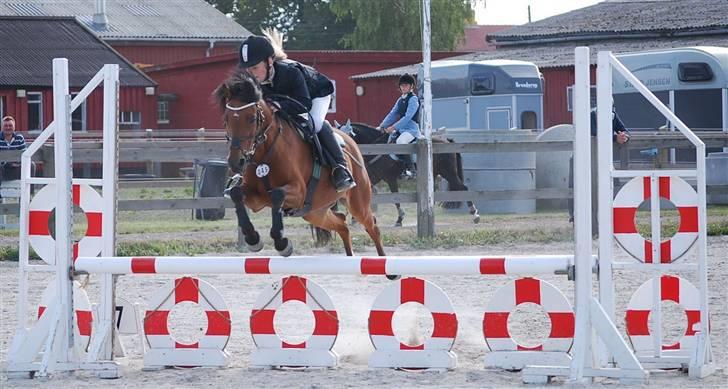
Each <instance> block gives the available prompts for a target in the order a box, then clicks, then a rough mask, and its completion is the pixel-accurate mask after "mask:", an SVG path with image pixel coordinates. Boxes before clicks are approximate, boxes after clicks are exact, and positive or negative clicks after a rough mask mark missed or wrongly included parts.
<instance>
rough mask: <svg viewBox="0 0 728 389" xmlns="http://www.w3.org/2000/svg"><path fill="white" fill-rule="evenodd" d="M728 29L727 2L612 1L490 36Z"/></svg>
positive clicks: (507, 39)
mask: <svg viewBox="0 0 728 389" xmlns="http://www.w3.org/2000/svg"><path fill="white" fill-rule="evenodd" d="M726 27H728V1H726V0H611V1H605V2H601V3H597V4H595V5H592V6H590V7H585V8H581V9H577V10H574V11H571V12H567V13H564V14H560V15H556V16H552V17H550V18H546V19H543V20H539V21H537V22H533V23H528V24H524V25H521V26H516V27H513V28H510V29H507V30H503V31H499V32H496V33H492V34H488V39H489V40H491V41H493V40H494V41H495V42H496V44H497V45H504V44H528V43H527V41H528V40H535V39H546V38H551V39H553V38H559V37H561V38H565V39H578V36H586V35H592V36H593V35H608V36H613V35H615V34H639V33H647V32H652V33H655V34H661V33H664V35H665V36H670V35H674V34H679V33H680V32H682V31H684V32H694V31H700V30H711V29H716V28H726Z"/></svg>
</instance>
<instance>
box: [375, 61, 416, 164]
mask: <svg viewBox="0 0 728 389" xmlns="http://www.w3.org/2000/svg"><path fill="white" fill-rule="evenodd" d="M414 85H415V78H414V77H412V76H411V75H409V74H406V73H405V74H403V75H402V76H401V77H400V78H399V91H400V92H401V93H402V96H400V97H399V98H398V99H397V101H396V102H395V103H394V106H393V107H392V110H391V111H389V113H388V114H387V116H386V117H385V118H384V120H382V123H381V124H380V125H379V127H377V129H378V130H380V131H384V132H387V133H389V134H390V135H389V143H395V142H396V143H397V144H408V143H412V142H415V141H416V140H417V138H419V137H420V124H419V123H420V101H419V99H418V98H417V95H415V94H414V91H413V89H414ZM400 157H402V159H403V160H404V163H405V168H406V169H407V175H408V176H413V175H414V172H415V168H414V163H413V162H412V156H411V155H409V154H408V155H403V156H400Z"/></svg>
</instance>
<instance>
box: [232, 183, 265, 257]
mask: <svg viewBox="0 0 728 389" xmlns="http://www.w3.org/2000/svg"><path fill="white" fill-rule="evenodd" d="M230 199H231V200H233V203H234V204H235V215H237V217H238V227H240V231H241V232H242V233H243V237H244V238H245V245H246V246H247V247H248V250H249V251H251V252H254V253H255V252H258V251H260V250H261V249H263V242H261V240H260V234H258V231H256V230H255V226H253V222H251V221H250V216H248V210H247V209H245V204H244V203H243V188H241V187H240V186H235V187H233V188H231V189H230Z"/></svg>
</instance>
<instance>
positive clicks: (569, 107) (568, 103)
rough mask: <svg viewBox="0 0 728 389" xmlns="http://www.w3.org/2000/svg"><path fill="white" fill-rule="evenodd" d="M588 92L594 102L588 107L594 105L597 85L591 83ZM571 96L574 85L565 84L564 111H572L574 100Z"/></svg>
mask: <svg viewBox="0 0 728 389" xmlns="http://www.w3.org/2000/svg"><path fill="white" fill-rule="evenodd" d="M589 93H590V94H591V96H590V98H591V99H592V101H593V102H594V104H591V102H590V103H589V104H590V108H594V107H596V102H597V86H596V85H592V86H591V87H590V91H589ZM573 96H574V86H573V85H572V86H567V87H566V111H567V112H573V111H574V102H573Z"/></svg>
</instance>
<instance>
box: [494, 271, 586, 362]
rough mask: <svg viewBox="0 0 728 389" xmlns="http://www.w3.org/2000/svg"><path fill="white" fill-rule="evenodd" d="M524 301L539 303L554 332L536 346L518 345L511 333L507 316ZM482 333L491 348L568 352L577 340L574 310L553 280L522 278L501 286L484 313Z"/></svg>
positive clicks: (497, 349) (499, 349)
mask: <svg viewBox="0 0 728 389" xmlns="http://www.w3.org/2000/svg"><path fill="white" fill-rule="evenodd" d="M524 303H533V304H537V305H540V306H541V307H542V308H543V310H544V311H545V312H546V314H547V315H548V316H549V320H550V321H551V332H550V333H549V336H548V337H547V338H546V339H544V341H543V343H542V344H540V345H537V346H534V347H526V346H522V345H520V344H518V343H517V342H516V341H515V340H514V339H513V337H512V336H511V334H510V333H509V332H508V316H509V315H510V314H511V312H513V311H514V310H515V309H516V307H518V306H519V305H521V304H524ZM483 335H484V336H485V343H486V344H487V345H488V348H489V349H490V350H491V351H562V352H568V351H569V350H570V349H571V345H572V343H573V341H574V311H573V309H572V307H571V304H570V303H569V300H568V299H567V298H566V296H564V294H563V293H561V291H559V290H558V289H557V288H556V287H555V286H553V285H551V284H550V283H548V282H546V281H543V280H539V279H537V278H530V277H527V278H520V279H517V280H515V281H513V282H510V283H508V284H506V285H505V286H503V287H501V288H500V289H498V290H497V291H496V292H495V294H494V295H493V297H492V298H491V300H490V302H489V303H488V306H487V307H486V309H485V314H484V315H483Z"/></svg>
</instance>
